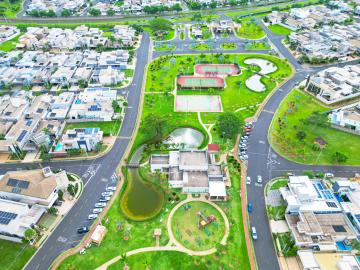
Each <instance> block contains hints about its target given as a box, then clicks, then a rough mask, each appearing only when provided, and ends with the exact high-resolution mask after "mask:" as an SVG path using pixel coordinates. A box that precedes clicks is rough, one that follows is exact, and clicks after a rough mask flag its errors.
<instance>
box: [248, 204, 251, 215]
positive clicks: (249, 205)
mask: <svg viewBox="0 0 360 270" xmlns="http://www.w3.org/2000/svg"><path fill="white" fill-rule="evenodd" d="M248 212H249V213H251V212H252V204H251V203H248Z"/></svg>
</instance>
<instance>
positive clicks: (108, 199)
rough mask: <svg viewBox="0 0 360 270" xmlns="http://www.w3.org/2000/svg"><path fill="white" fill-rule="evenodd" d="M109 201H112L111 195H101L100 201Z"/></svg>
mask: <svg viewBox="0 0 360 270" xmlns="http://www.w3.org/2000/svg"><path fill="white" fill-rule="evenodd" d="M108 201H110V197H108V196H104V197H101V198H100V200H99V202H108Z"/></svg>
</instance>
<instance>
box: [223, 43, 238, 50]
mask: <svg viewBox="0 0 360 270" xmlns="http://www.w3.org/2000/svg"><path fill="white" fill-rule="evenodd" d="M236 47H237V46H236V43H223V44H221V45H220V48H221V49H224V50H235V49H236Z"/></svg>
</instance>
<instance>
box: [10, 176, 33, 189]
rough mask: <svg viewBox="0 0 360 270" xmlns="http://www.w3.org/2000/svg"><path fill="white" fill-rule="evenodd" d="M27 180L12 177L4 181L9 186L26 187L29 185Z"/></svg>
mask: <svg viewBox="0 0 360 270" xmlns="http://www.w3.org/2000/svg"><path fill="white" fill-rule="evenodd" d="M29 184H30V183H29V181H25V180H18V179H14V178H10V179H9V180H8V182H7V183H6V185H8V186H10V187H18V188H24V189H27V188H28V187H29Z"/></svg>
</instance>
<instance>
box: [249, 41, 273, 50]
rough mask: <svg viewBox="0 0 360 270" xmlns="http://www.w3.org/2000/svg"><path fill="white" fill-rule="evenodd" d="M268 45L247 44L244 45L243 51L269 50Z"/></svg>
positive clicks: (260, 43) (263, 43)
mask: <svg viewBox="0 0 360 270" xmlns="http://www.w3.org/2000/svg"><path fill="white" fill-rule="evenodd" d="M269 49H271V47H270V44H269V43H267V42H248V43H245V50H269Z"/></svg>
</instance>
